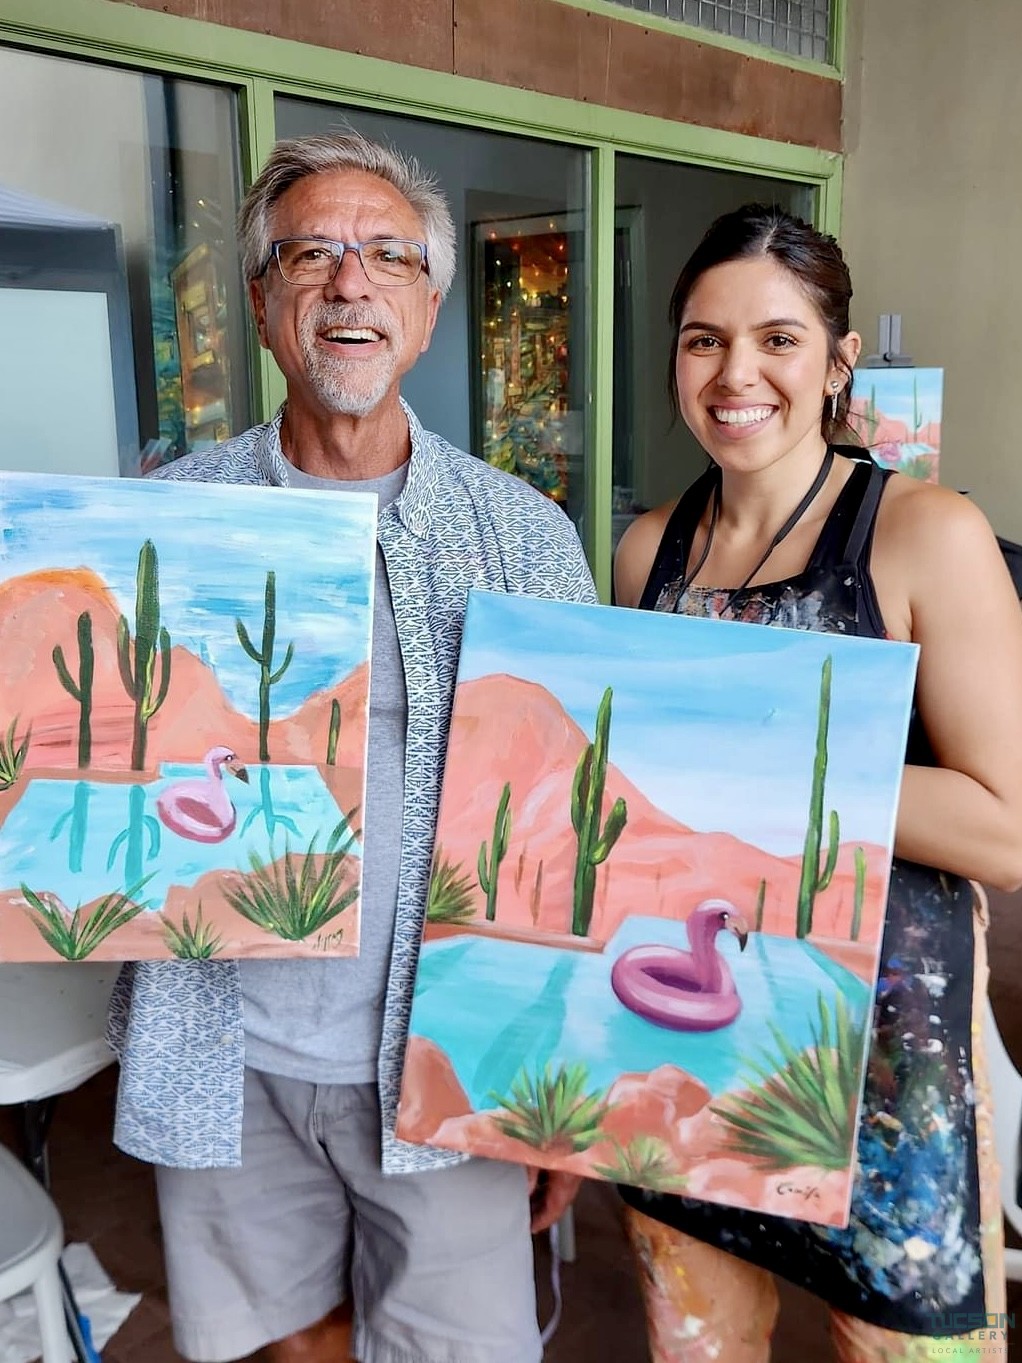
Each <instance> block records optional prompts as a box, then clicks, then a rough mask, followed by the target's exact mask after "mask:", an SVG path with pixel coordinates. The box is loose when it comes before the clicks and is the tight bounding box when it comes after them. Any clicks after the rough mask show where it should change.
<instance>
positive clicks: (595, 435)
mask: <svg viewBox="0 0 1022 1363" xmlns="http://www.w3.org/2000/svg"><path fill="white" fill-rule="evenodd" d="M614 173H615V153H614V149H613V148H612V147H599V148H597V150H596V151H594V152H593V154H592V157H591V160H590V194H589V200H590V222H591V223H592V256H591V268H590V279H591V290H590V295H589V297H590V313H589V316H588V317H587V318H586V324H587V329H588V332H589V356H588V359H589V387H588V392H587V404H588V409H589V410H588V419H587V421H586V455H587V458H586V513H587V514H586V527H585V529H586V552H587V553H588V555H589V564H590V566H591V568H592V570H593V578H594V579H595V581H596V590H597V591H598V592H599V593H600V600H601V601H604V602H609V601H610V591H611V575H612V571H613V565H612V556H611V543H610V542H611V497H612V483H613V480H614V214H615V190H614Z"/></svg>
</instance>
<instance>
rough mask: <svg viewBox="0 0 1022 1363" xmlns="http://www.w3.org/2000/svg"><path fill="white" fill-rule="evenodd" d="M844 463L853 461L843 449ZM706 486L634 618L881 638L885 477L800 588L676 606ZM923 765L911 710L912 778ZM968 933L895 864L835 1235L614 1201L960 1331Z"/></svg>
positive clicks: (964, 1308) (836, 523) (944, 882)
mask: <svg viewBox="0 0 1022 1363" xmlns="http://www.w3.org/2000/svg"><path fill="white" fill-rule="evenodd" d="M838 453H841V454H848V455H861V451H852V450H849V449H842V448H841V447H838ZM717 476H718V472H717V470H716V469H711V470H710V471H709V472H708V473H706V474H704V475H703V476H702V477H701V478H699V479H698V480H697V481H696V482H695V483H694V484H693V485H692V486H691V487H690V488H689V490H688V491H687V492H686V493H685V495H684V496H683V497H682V498H681V500H680V501H679V502H678V505H677V507H676V508H675V510H674V512H673V513H672V515H671V517H670V520H669V521H668V523H667V526H666V528H665V531H664V535H663V538H662V540H661V542H660V546H659V548H658V550H657V555H656V558H655V559H654V562H653V567H652V569H651V571H650V575H649V580H648V582H647V583H646V587H645V590H644V591H643V594H642V598H641V600H640V603H639V604H640V608H641V609H645V610H659V611H674V612H678V613H682V614H687V615H699V616H704V617H706V616H709V617H715V616H717V615H719V614H720V613H721V612H722V611H725V613H726V616H727V618H728V619H734V620H744V621H749V622H752V623H756V624H768V625H785V626H788V627H789V628H794V629H811V630H820V631H824V632H827V633H838V634H855V635H860V636H866V637H871V638H883V637H885V633H886V632H885V630H884V624H883V620H882V618H881V614H880V609H879V605H878V603H877V597H876V591H875V589H874V586H873V580H872V577H871V576H870V571H869V556H870V548H871V545H872V541H873V531H874V527H875V525H876V516H877V511H878V509H879V506H880V500H881V497H882V496H883V491H884V488H885V486H886V483H887V479H888V477H889V471H888V470H882V469H880V468H878V467H877V466H876V465H875V464H873V463H872V461H869V460H862V459H861V458H857V459H856V466H855V468H854V469H853V470H852V473H851V476H850V477H849V478H848V480H847V482H846V483H845V485H844V487H843V488H842V489H841V492H840V494H839V496H838V498H837V500H836V502H835V504H834V506H833V508H832V509H831V512H830V515H829V516H828V517H827V520H826V522H825V524H824V526H823V529H822V531H821V533H820V536H819V539H818V540H817V543H816V545H815V548H814V549H813V552H812V554H811V556H810V559H809V562H808V563H807V565H806V567H805V569H804V570H803V571H802V572H801V573H798V574H797V575H796V576H794V577H790V578H785V579H784V580H783V581H779V582H769V583H764V584H761V585H758V586H754V587H748V588H744V589H743V590H741V591H737V592H732V591H728V590H715V589H713V588H704V587H690V588H689V589H688V590H687V591H685V592H684V593H682V591H681V588H682V584H683V582H684V578H685V568H686V563H687V560H688V555H689V550H690V548H691V545H692V541H693V537H694V535H695V531H696V528H697V526H698V525H699V521H700V518H701V516H702V515H703V512H704V511H705V509H706V505H707V502H708V500H709V497H710V495H711V493H712V490H713V480H714V479H715V478H716V477H717ZM933 760H934V759H933V755H932V750H931V747H930V744H929V742H928V740H927V737H926V733H925V730H924V728H923V725H922V723H921V721H920V719H919V716H918V714H917V713H916V712H915V711H913V715H912V721H911V725H910V731H909V741H908V754H907V761H908V762H910V763H913V764H918V765H932V764H933ZM973 932H974V927H973V913H972V892H971V887H970V886H969V884H968V882H967V881H965V880H963V879H962V878H961V877H959V876H953V875H949V874H947V873H945V872H942V871H939V870H936V869H934V868H932V867H926V866H919V865H916V864H914V863H911V862H906V861H904V860H902V859H900V858H897V857H896V858H895V859H894V862H893V866H892V872H891V885H890V891H889V895H888V903H887V917H886V924H885V929H884V939H883V946H882V949H881V963H880V975H879V981H878V986H877V996H876V1001H875V1005H874V1015H873V1036H872V1043H871V1047H870V1055H869V1064H868V1067H867V1076H866V1086H865V1096H864V1102H863V1109H862V1117H861V1120H860V1125H859V1134H858V1142H857V1157H858V1169H857V1174H856V1179H855V1185H854V1190H853V1195H852V1212H851V1221H850V1223H849V1225H848V1227H847V1228H846V1229H844V1230H835V1229H833V1228H831V1227H824V1226H812V1225H809V1224H808V1223H806V1222H799V1221H789V1220H787V1219H785V1218H783V1217H777V1216H768V1215H763V1214H761V1213H758V1212H746V1211H738V1210H731V1209H728V1208H724V1207H720V1206H717V1205H714V1204H710V1203H706V1202H699V1201H697V1200H696V1199H694V1198H686V1197H678V1196H671V1195H667V1194H651V1193H648V1192H644V1191H641V1190H639V1189H634V1188H622V1190H621V1191H622V1196H624V1198H625V1200H626V1201H627V1202H629V1203H630V1204H631V1205H633V1206H634V1207H636V1208H637V1209H638V1210H639V1211H641V1212H644V1213H645V1214H646V1215H647V1216H653V1217H655V1218H657V1219H658V1220H661V1221H664V1222H666V1223H667V1224H669V1225H673V1226H676V1227H677V1228H678V1229H679V1230H682V1231H684V1232H685V1233H686V1234H688V1235H693V1236H695V1237H697V1238H698V1239H701V1240H704V1241H707V1242H709V1243H711V1244H715V1245H717V1246H718V1247H719V1248H721V1249H725V1250H728V1251H729V1252H731V1253H734V1254H737V1255H739V1256H740V1257H742V1258H744V1259H747V1260H749V1261H750V1262H753V1263H757V1264H760V1265H761V1266H763V1267H765V1268H769V1269H773V1270H774V1271H776V1272H780V1273H782V1274H784V1276H785V1277H787V1278H789V1279H790V1280H791V1281H792V1282H794V1283H797V1284H798V1285H799V1286H800V1287H805V1288H808V1289H809V1291H811V1292H814V1293H816V1295H817V1296H819V1297H822V1298H823V1299H824V1300H825V1301H827V1302H828V1303H829V1304H830V1305H832V1306H834V1307H836V1308H838V1309H839V1310H842V1311H845V1312H847V1313H848V1314H850V1315H854V1316H858V1317H859V1318H861V1319H863V1320H866V1321H869V1322H870V1323H872V1324H875V1325H879V1326H882V1327H884V1328H886V1329H889V1330H897V1331H901V1332H902V1333H906V1334H917V1335H934V1334H941V1333H955V1331H954V1329H953V1328H952V1326H951V1323H950V1322H951V1321H952V1320H953V1318H954V1315H955V1314H956V1313H957V1314H958V1316H959V1319H963V1318H964V1316H965V1315H966V1314H968V1315H974V1314H975V1313H982V1312H983V1311H984V1309H985V1307H984V1300H985V1298H984V1290H983V1273H982V1261H981V1257H980V1219H979V1180H978V1172H977V1158H976V1130H975V1112H974V1095H973V1085H972V1048H971V1018H972V990H973V956H974V949H975V947H974V938H973ZM963 1329H964V1327H963Z"/></svg>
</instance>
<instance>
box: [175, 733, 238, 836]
mask: <svg viewBox="0 0 1022 1363" xmlns="http://www.w3.org/2000/svg"><path fill="white" fill-rule="evenodd" d="M203 763H204V764H205V767H206V775H205V777H196V778H193V779H190V780H187V781H175V782H174V783H173V784H172V785H169V786H168V787H167V788H166V790H164V791H161V792H160V794H159V795H158V796H157V798H156V812H157V814H158V815H159V816H160V821H161V822H162V823H163V824H165V825H166V827H167V828H169V829H170V830H171V832H173V833H179V834H180V835H181V837H182V838H190V839H191V841H192V842H223V840H224V839H225V838H228V837H230V835H231V833H233V832H234V825H235V824H236V823H237V821H238V815H237V811H236V810H235V808H234V805H233V804H232V803H231V798H230V796H229V795H228V794H227V791H226V790H225V789H224V772H225V771H229V772H230V773H231V775H232V776H236V777H237V778H238V780H239V781H244V782H245V783H246V784H247V783H248V772H247V771H246V770H245V768H244V767H243V766H242V764H241V763H240V762H239V761H238V759H237V757H235V755H234V753H233V752H232V751H231V749H230V748H224V747H217V748H210V750H209V752H208V753H207V754H206V756H205V757H204V758H203Z"/></svg>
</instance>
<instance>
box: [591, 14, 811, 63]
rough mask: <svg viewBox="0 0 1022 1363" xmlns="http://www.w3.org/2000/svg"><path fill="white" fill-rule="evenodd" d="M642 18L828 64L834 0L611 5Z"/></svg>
mask: <svg viewBox="0 0 1022 1363" xmlns="http://www.w3.org/2000/svg"><path fill="white" fill-rule="evenodd" d="M611 3H612V4H615V5H623V6H624V7H625V8H626V9H634V10H640V11H641V12H642V13H643V14H659V15H661V16H662V17H663V18H665V19H676V20H677V21H678V22H679V23H685V24H694V25H696V26H697V27H698V28H706V29H710V30H711V31H712V32H714V33H724V34H727V35H729V36H730V37H732V38H744V39H745V40H746V41H747V42H750V43H759V44H761V45H762V46H763V47H773V48H776V49H777V50H778V51H780V52H787V53H790V54H791V55H793V56H796V57H806V58H809V59H810V60H812V61H817V62H829V61H831V60H832V54H831V50H830V49H831V42H830V35H831V27H832V23H831V15H832V11H833V6H834V5H835V4H836V3H837V0H611Z"/></svg>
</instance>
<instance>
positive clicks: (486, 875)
mask: <svg viewBox="0 0 1022 1363" xmlns="http://www.w3.org/2000/svg"><path fill="white" fill-rule="evenodd" d="M916 652H917V650H916V649H915V647H914V646H912V645H909V644H900V643H892V642H888V641H884V640H876V639H859V638H851V637H843V636H835V635H829V634H819V633H813V632H811V631H807V630H789V629H779V628H768V627H766V626H761V625H747V624H737V623H733V622H728V621H716V620H702V619H691V618H688V617H681V616H671V615H666V614H660V613H657V612H649V611H629V610H620V609H611V608H609V607H605V606H583V605H572V604H566V603H560V602H550V601H540V600H534V599H531V598H526V597H510V596H504V595H497V594H494V593H489V592H479V591H473V592H472V593H471V594H470V597H469V607H468V614H467V617H466V624H465V634H464V643H463V647H462V653H461V662H460V666H459V672H458V681H457V687H456V691H455V700H454V709H453V715H452V726H451V735H450V742H449V747H448V754H447V762H446V767H445V771H444V784H443V793H442V798H441V804H440V813H439V820H438V826H437V841H436V848H435V853H434V864H433V875H432V881H431V884H430V888H429V895H428V902H427V909H426V927H425V934H424V944H423V949H422V953H421V957H420V962H419V969H418V975H417V978H416V985H415V997H414V1002H413V1008H412V1017H411V1025H410V1036H409V1044H408V1052H407V1059H406V1065H405V1073H404V1082H403V1090H402V1097H401V1105H400V1111H399V1114H398V1124H397V1131H398V1134H399V1135H400V1136H402V1137H403V1138H404V1139H406V1140H410V1141H418V1142H420V1143H424V1144H430V1145H438V1146H441V1147H444V1148H450V1149H455V1150H463V1151H467V1152H469V1153H472V1154H476V1155H482V1156H487V1157H490V1158H493V1159H503V1160H511V1161H519V1162H522V1163H526V1164H533V1165H538V1166H540V1167H544V1168H550V1169H563V1170H567V1171H570V1172H572V1173H576V1174H582V1175H584V1176H587V1177H596V1178H606V1179H611V1180H613V1181H616V1182H621V1183H631V1184H636V1185H638V1186H642V1187H647V1188H652V1189H656V1190H659V1191H678V1192H687V1193H689V1194H690V1195H691V1196H693V1197H697V1198H702V1199H705V1200H709V1201H714V1202H722V1203H727V1204H729V1205H734V1206H742V1207H748V1208H752V1209H755V1210H757V1211H770V1212H776V1213H779V1214H783V1215H787V1216H794V1217H797V1218H802V1219H806V1220H810V1221H816V1222H820V1223H824V1224H830V1225H844V1224H846V1222H847V1218H848V1207H849V1199H850V1193H851V1179H852V1167H853V1163H854V1156H853V1145H854V1137H855V1131H856V1125H857V1116H858V1109H859V1103H860V1097H861V1091H862V1081H863V1074H864V1064H865V1050H866V1044H867V1040H868V1034H869V1023H870V1017H871V1010H872V997H873V988H874V986H875V983H876V974H877V963H878V959H879V951H880V943H881V936H882V932H883V923H884V913H885V906H886V892H887V883H888V877H889V872H890V865H891V848H892V843H893V830H894V815H895V809H896V805H897V793H898V788H899V784H900V780H901V772H902V764H903V761H904V751H905V734H906V729H907V723H908V714H909V707H910V704H911V697H912V686H913V679H914V674H915V665H916ZM796 1189H797V1190H801V1191H800V1193H799V1194H798V1195H796V1193H795V1192H794V1191H793V1190H796ZM803 1194H804V1195H803Z"/></svg>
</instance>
